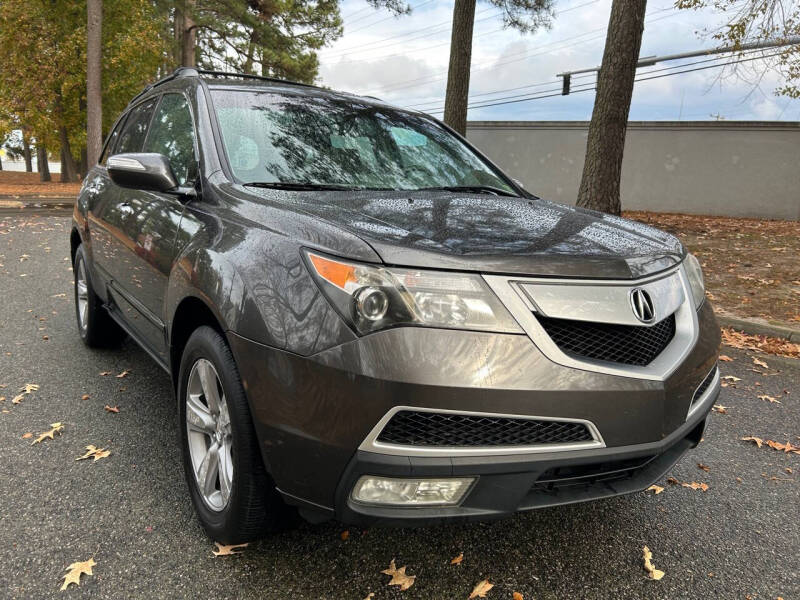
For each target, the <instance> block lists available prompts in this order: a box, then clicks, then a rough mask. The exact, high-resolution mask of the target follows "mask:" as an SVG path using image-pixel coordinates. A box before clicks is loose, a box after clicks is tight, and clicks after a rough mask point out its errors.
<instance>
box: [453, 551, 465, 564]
mask: <svg viewBox="0 0 800 600" xmlns="http://www.w3.org/2000/svg"><path fill="white" fill-rule="evenodd" d="M462 560H464V553H463V552H462V553H461V554H459V555H458V556H456V557H455V558H454V559H453V560H451V561H450V564H451V565H460V564H461V561H462Z"/></svg>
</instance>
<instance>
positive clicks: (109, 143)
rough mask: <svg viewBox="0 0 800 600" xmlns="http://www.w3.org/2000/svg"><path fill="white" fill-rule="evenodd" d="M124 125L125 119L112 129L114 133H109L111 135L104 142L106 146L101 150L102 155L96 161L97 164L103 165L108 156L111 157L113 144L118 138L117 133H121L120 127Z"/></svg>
mask: <svg viewBox="0 0 800 600" xmlns="http://www.w3.org/2000/svg"><path fill="white" fill-rule="evenodd" d="M124 124H125V119H120V120H119V121H118V122H117V126H116V127H114V131H112V132H111V135H109V136H108V140H107V141H106V145H105V147H104V148H103V154H102V155H101V156H100V160H99V161H97V162H98V164H101V165H105V164H106V160H107V159H108V157H109V156H111V151H112V150H113V148H114V144H115V143H116V141H117V138H118V137H119V132H120V131H122V126H123V125H124Z"/></svg>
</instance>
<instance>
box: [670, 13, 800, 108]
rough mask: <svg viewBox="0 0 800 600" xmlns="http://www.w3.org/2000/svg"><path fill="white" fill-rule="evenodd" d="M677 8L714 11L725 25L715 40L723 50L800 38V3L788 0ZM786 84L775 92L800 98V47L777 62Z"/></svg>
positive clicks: (791, 48) (788, 50) (786, 50)
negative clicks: (723, 20) (799, 85)
mask: <svg viewBox="0 0 800 600" xmlns="http://www.w3.org/2000/svg"><path fill="white" fill-rule="evenodd" d="M675 6H676V7H677V8H682V9H689V10H698V9H704V8H710V9H713V10H715V11H717V12H719V13H721V14H722V15H724V18H725V22H724V24H723V25H721V26H720V27H719V28H718V29H717V30H716V31H715V32H714V33H713V38H714V39H715V40H718V41H719V43H720V44H721V45H723V46H733V47H735V48H739V47H741V46H742V45H743V44H747V43H750V42H761V41H765V40H783V39H788V38H792V37H798V36H800V3H798V2H786V1H785V0H744V1H743V0H676V2H675ZM777 67H778V69H779V70H780V71H781V72H782V74H783V76H784V78H785V81H786V83H785V84H784V85H782V86H780V87H779V88H778V89H777V90H775V92H776V93H777V94H779V95H784V96H789V97H791V98H800V87H798V83H797V82H800V45H794V46H786V47H785V48H784V49H783V51H782V52H781V54H780V56H779V57H778V60H777Z"/></svg>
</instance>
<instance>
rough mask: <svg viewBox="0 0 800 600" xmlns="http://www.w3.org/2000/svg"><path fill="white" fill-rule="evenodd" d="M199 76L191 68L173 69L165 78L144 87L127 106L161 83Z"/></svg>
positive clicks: (195, 70)
mask: <svg viewBox="0 0 800 600" xmlns="http://www.w3.org/2000/svg"><path fill="white" fill-rule="evenodd" d="M199 74H200V72H199V71H198V70H197V69H195V68H193V67H178V68H177V69H175V70H174V71H173V72H172V73H170V74H169V75H167V76H166V77H162V78H161V79H159V80H158V81H156V82H155V83H150V84H148V85H147V86H145V88H144V89H143V90H142V91H141V92H139V93H138V94H136V95H135V96H134V97H133V98H132V99H131V101H130V102H128V104H129V105H130V104H133V103H134V102H135V101H136V100H138V99H139V98H141V97H142V96H144V95H145V94H146V93H147V92H149V91H150V90H152V89H153V88H154V87H157V86H159V85H161V84H163V83H167V82H168V81H172V80H173V79H179V78H181V77H197V76H198V75H199Z"/></svg>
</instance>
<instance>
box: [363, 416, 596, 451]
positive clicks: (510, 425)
mask: <svg viewBox="0 0 800 600" xmlns="http://www.w3.org/2000/svg"><path fill="white" fill-rule="evenodd" d="M377 441H378V442H383V443H385V444H397V445H402V446H448V447H459V448H461V447H478V446H484V447H486V446H533V445H538V444H573V443H579V442H591V441H594V437H593V436H592V433H591V431H589V428H588V427H586V425H585V424H583V423H575V422H572V421H545V420H537V419H515V418H511V417H494V416H480V415H467V414H450V413H434V412H422V411H419V412H418V411H408V410H403V411H400V412H398V413H397V414H395V415H394V416H393V417H392V418H391V419H390V420H389V422H388V423H387V424H386V426H385V427H384V428H383V431H381V433H380V435H379V436H378V439H377Z"/></svg>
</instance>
